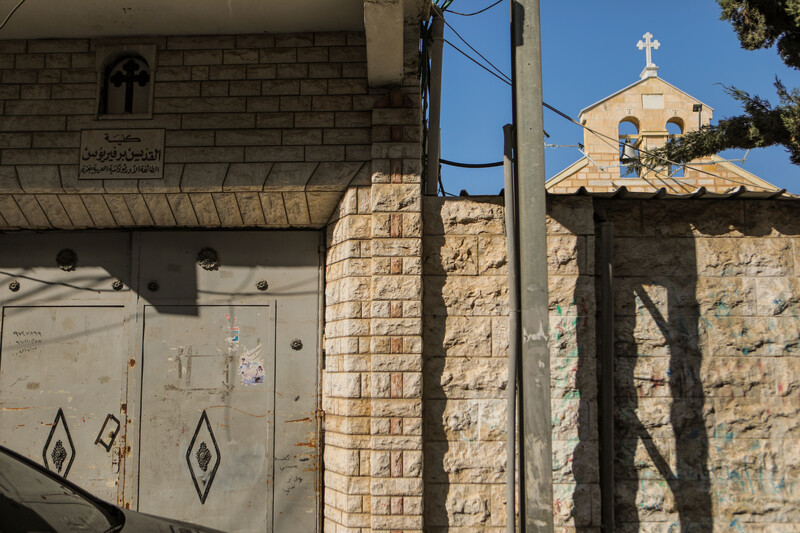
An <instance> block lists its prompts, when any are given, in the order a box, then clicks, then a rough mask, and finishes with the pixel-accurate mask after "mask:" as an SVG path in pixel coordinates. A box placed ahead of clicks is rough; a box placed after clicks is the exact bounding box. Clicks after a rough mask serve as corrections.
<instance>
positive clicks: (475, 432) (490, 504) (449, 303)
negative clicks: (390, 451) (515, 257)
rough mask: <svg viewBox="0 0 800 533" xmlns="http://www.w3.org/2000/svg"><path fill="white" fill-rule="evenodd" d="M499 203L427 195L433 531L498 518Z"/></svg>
mask: <svg viewBox="0 0 800 533" xmlns="http://www.w3.org/2000/svg"><path fill="white" fill-rule="evenodd" d="M502 212H503V208H502V205H501V203H500V202H499V201H497V200H496V199H495V200H492V201H487V202H476V201H474V200H470V199H462V200H455V199H454V200H445V199H443V198H425V212H424V221H425V238H424V258H425V259H424V263H423V279H424V289H425V290H424V306H423V309H424V317H425V319H424V321H423V322H424V330H423V343H424V354H425V356H424V366H423V368H424V371H423V384H424V386H423V390H424V393H423V398H424V405H425V412H424V423H425V425H424V436H425V448H424V451H425V502H426V505H425V527H426V530H428V531H431V532H441V531H447V530H452V531H476V530H477V529H481V530H486V531H492V530H494V531H501V530H503V526H504V524H505V512H506V511H505V498H506V494H505V490H506V489H505V484H504V483H505V464H506V455H505V419H506V400H505V389H506V386H507V382H508V376H507V364H506V363H507V352H508V281H507V258H506V249H505V236H504V229H503V214H502ZM484 528H485V529H484Z"/></svg>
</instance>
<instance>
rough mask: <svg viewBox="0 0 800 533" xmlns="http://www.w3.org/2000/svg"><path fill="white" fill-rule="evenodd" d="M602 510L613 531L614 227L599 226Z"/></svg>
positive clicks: (604, 523)
mask: <svg viewBox="0 0 800 533" xmlns="http://www.w3.org/2000/svg"><path fill="white" fill-rule="evenodd" d="M599 265H600V306H601V307H600V308H601V312H600V335H601V337H600V376H601V377H600V454H601V455H600V507H601V515H602V520H601V524H602V529H603V531H611V532H613V531H614V527H615V520H614V224H613V223H612V222H608V221H606V220H603V221H602V222H601V223H600V262H599Z"/></svg>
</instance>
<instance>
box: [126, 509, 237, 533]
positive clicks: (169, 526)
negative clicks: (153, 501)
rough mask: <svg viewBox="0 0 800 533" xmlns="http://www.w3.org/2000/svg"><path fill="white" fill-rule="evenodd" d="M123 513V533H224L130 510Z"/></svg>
mask: <svg viewBox="0 0 800 533" xmlns="http://www.w3.org/2000/svg"><path fill="white" fill-rule="evenodd" d="M122 512H123V513H124V514H125V526H124V527H123V528H122V529H121V530H120V532H121V533H139V532H142V533H144V532H147V533H162V532H163V533H223V532H222V531H220V530H218V529H212V528H210V527H205V526H198V525H194V524H188V523H186V522H181V521H179V520H171V519H169V518H161V517H158V516H152V515H149V514H144V513H138V512H136V511H131V510H128V509H122Z"/></svg>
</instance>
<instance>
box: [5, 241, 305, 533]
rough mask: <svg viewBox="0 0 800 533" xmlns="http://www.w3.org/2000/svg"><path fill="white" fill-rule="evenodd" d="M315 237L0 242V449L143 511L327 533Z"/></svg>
mask: <svg viewBox="0 0 800 533" xmlns="http://www.w3.org/2000/svg"><path fill="white" fill-rule="evenodd" d="M318 243H319V235H318V234H316V233H312V232H283V233H280V232H170V233H165V232H153V233H99V232H98V233H77V232H76V233H47V234H30V233H29V234H11V235H2V236H0V250H2V252H0V304H2V315H1V316H2V335H1V336H2V339H0V340H2V342H1V343H0V444H3V445H5V446H8V447H10V448H12V449H15V450H18V451H20V452H22V453H24V454H26V455H28V456H29V457H31V458H33V459H35V460H38V461H39V462H41V463H42V464H45V465H46V466H47V467H48V468H50V469H51V470H54V471H56V472H58V473H60V474H61V475H64V476H66V477H68V479H70V480H72V481H75V482H77V483H78V484H79V485H82V486H84V487H85V488H87V489H89V490H90V491H92V492H93V493H95V494H97V495H99V496H101V497H103V498H105V499H107V500H109V501H113V502H116V503H118V504H121V505H124V506H127V507H130V508H133V509H139V510H141V511H144V512H149V513H154V514H159V515H163V516H168V517H173V518H177V519H184V520H189V521H192V522H197V523H200V524H204V525H209V526H212V527H216V528H219V529H223V530H229V531H252V532H255V531H258V532H261V531H304V532H305V531H313V530H315V529H317V527H318V526H317V518H318V487H319V484H318V481H319V480H318V457H319V454H318V448H317V446H318V445H317V440H318V439H317V432H318V424H317V419H316V414H317V408H318V405H317V401H318V394H317V384H318V361H319V344H318V339H319V316H318V309H319V286H320V265H319V254H318V250H317V248H318Z"/></svg>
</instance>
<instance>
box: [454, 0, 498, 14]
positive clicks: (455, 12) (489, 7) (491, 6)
mask: <svg viewBox="0 0 800 533" xmlns="http://www.w3.org/2000/svg"><path fill="white" fill-rule="evenodd" d="M502 3H503V0H497V2H495V3H494V4H492V5H490V6H488V7H484V8H483V9H481V10H480V11H476V12H475V13H459V12H458V11H448V13H452V14H453V15H460V16H462V17H473V16H475V15H480V14H481V13H483V12H484V11H489V10H490V9H492V8H493V7H494V6H496V5H499V4H502Z"/></svg>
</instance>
